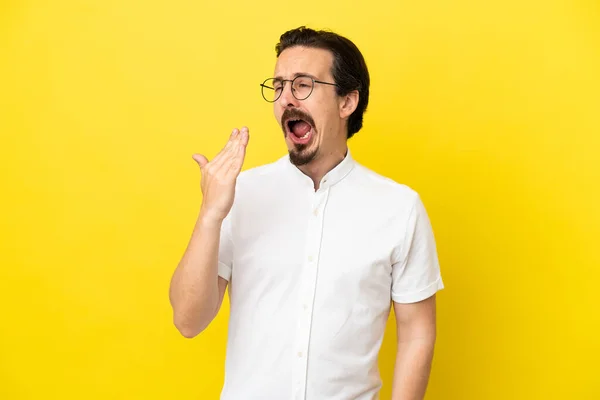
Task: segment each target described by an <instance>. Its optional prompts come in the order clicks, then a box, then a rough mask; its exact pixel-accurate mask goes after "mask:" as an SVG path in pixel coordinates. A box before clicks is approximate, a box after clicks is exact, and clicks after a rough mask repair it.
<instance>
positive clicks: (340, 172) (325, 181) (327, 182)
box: [282, 148, 356, 190]
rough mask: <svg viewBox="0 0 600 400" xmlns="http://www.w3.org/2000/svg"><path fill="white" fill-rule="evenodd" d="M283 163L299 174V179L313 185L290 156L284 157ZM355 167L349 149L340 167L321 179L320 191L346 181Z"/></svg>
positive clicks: (336, 167)
mask: <svg viewBox="0 0 600 400" xmlns="http://www.w3.org/2000/svg"><path fill="white" fill-rule="evenodd" d="M282 161H285V162H286V164H287V165H288V166H289V167H291V169H292V170H293V172H294V173H295V174H297V175H298V177H300V179H303V180H305V181H306V182H307V183H308V184H310V185H311V186H312V185H313V183H312V180H311V179H310V178H309V177H308V176H306V175H305V174H304V173H303V172H302V171H300V169H299V168H298V167H296V166H295V165H294V164H292V163H291V162H290V158H289V155H287V156H285V157H283V160H282ZM355 165H356V161H355V160H354V158H353V157H352V154H350V149H349V148H348V149H347V151H346V156H345V157H344V159H343V160H342V161H341V162H340V163H339V164H338V165H336V166H335V167H333V169H331V170H330V171H329V172H327V173H326V174H325V176H323V178H322V179H321V182H320V184H319V189H320V190H324V189H328V188H330V187H331V186H333V185H335V184H336V183H338V182H340V181H341V180H342V179H344V178H345V177H346V176H347V175H348V174H349V173H350V171H352V169H353V168H354V166H355Z"/></svg>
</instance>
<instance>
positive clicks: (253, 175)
mask: <svg viewBox="0 0 600 400" xmlns="http://www.w3.org/2000/svg"><path fill="white" fill-rule="evenodd" d="M283 162H284V159H283V158H279V159H277V160H275V161H272V162H269V163H266V164H262V165H258V166H255V167H251V168H248V169H245V170H243V171H242V172H240V174H239V176H238V179H237V180H238V184H256V183H260V182H266V181H268V180H269V179H270V178H273V177H274V176H276V175H279V174H280V173H281V171H282V169H283Z"/></svg>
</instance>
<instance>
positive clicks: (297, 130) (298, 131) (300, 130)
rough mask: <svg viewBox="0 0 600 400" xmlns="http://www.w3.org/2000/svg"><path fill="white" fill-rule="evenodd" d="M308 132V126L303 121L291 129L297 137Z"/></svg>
mask: <svg viewBox="0 0 600 400" xmlns="http://www.w3.org/2000/svg"><path fill="white" fill-rule="evenodd" d="M308 131H310V125H309V124H308V123H307V122H304V121H298V122H296V123H295V124H294V126H293V127H292V133H293V134H294V135H296V136H298V137H302V136H304V135H306V132H308Z"/></svg>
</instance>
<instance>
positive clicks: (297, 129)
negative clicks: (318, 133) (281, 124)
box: [285, 119, 313, 144]
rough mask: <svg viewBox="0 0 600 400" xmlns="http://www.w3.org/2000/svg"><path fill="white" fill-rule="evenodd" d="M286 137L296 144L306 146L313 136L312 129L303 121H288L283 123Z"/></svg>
mask: <svg viewBox="0 0 600 400" xmlns="http://www.w3.org/2000/svg"><path fill="white" fill-rule="evenodd" d="M285 127H286V131H287V132H286V133H287V136H288V137H289V138H290V139H291V140H292V141H293V142H294V143H297V144H306V143H308V142H309V141H310V139H311V137H312V135H313V127H312V125H311V124H310V123H308V122H306V121H305V120H303V119H289V120H287V121H285Z"/></svg>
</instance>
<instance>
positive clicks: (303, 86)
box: [260, 75, 337, 103]
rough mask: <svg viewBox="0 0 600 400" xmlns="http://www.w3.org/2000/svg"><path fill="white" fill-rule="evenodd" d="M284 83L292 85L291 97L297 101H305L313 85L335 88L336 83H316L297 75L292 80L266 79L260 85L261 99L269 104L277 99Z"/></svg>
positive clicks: (313, 80)
mask: <svg viewBox="0 0 600 400" xmlns="http://www.w3.org/2000/svg"><path fill="white" fill-rule="evenodd" d="M286 82H291V83H292V95H294V97H295V98H296V99H298V100H306V99H307V98H308V96H310V95H311V94H312V92H313V89H314V88H315V83H321V84H323V85H332V86H337V83H330V82H322V81H317V80H315V79H314V78H312V77H310V76H306V75H298V76H297V77H295V78H294V79H279V78H268V79H266V80H265V81H264V82H263V83H261V84H260V86H261V92H262V96H263V98H264V99H265V100H266V101H268V102H269V103H273V102H275V101H277V99H279V97H280V96H281V93H283V89H284V87H285V83H286Z"/></svg>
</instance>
